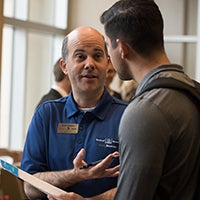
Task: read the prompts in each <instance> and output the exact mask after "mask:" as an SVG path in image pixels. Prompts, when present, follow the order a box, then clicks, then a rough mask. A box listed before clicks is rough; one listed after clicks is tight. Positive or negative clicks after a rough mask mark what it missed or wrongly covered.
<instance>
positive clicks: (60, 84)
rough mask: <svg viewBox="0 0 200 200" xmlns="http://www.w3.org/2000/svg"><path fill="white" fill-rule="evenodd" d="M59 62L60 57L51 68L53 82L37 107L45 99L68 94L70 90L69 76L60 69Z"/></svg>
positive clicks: (53, 98) (57, 97)
mask: <svg viewBox="0 0 200 200" xmlns="http://www.w3.org/2000/svg"><path fill="white" fill-rule="evenodd" d="M59 62H60V58H59V59H58V60H57V61H56V63H55V64H54V68H53V74H54V83H53V85H52V87H51V89H50V91H49V92H48V93H47V94H45V95H44V96H43V97H42V98H41V100H40V101H39V103H38V105H37V107H38V106H39V105H40V104H41V103H43V102H45V101H48V100H55V99H59V98H61V97H64V96H68V95H69V93H70V91H71V83H70V81H69V78H68V76H67V75H65V74H64V73H63V71H62V70H61V68H60V64H59Z"/></svg>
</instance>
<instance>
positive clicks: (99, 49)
mask: <svg viewBox="0 0 200 200" xmlns="http://www.w3.org/2000/svg"><path fill="white" fill-rule="evenodd" d="M94 51H100V52H102V53H104V50H103V49H101V48H95V49H94Z"/></svg>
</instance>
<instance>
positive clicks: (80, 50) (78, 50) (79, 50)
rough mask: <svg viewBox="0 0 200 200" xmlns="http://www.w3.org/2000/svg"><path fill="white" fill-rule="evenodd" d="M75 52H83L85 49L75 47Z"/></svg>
mask: <svg viewBox="0 0 200 200" xmlns="http://www.w3.org/2000/svg"><path fill="white" fill-rule="evenodd" d="M77 52H85V50H83V49H76V50H75V51H74V53H77Z"/></svg>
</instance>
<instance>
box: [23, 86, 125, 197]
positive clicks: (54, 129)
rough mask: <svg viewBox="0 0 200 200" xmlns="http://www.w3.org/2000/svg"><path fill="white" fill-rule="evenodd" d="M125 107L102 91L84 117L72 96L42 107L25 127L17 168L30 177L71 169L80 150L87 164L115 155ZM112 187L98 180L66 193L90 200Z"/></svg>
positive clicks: (113, 183)
mask: <svg viewBox="0 0 200 200" xmlns="http://www.w3.org/2000/svg"><path fill="white" fill-rule="evenodd" d="M126 106H127V104H126V103H125V102H122V101H120V100H118V99H117V98H114V97H112V96H110V95H109V93H108V92H107V91H106V90H105V91H104V94H103V96H102V98H101V100H100V101H99V103H98V104H97V106H96V107H95V109H93V110H92V111H88V112H86V113H84V112H83V111H80V110H79V109H78V107H77V105H76V103H75V102H74V99H73V95H72V93H71V94H70V95H69V96H68V97H64V98H62V99H59V100H54V101H48V102H46V103H44V104H42V105H41V106H40V107H39V108H38V109H37V110H36V112H35V113H34V116H33V118H32V121H31V124H30V126H29V130H28V133H27V138H26V143H25V146H24V152H23V157H22V162H21V168H22V169H23V170H25V171H27V172H28V173H31V174H34V173H37V172H44V171H58V170H65V169H72V168H73V160H74V158H75V157H76V155H77V153H78V152H79V151H80V149H81V148H84V149H85V150H86V156H85V158H84V160H85V161H86V162H87V163H91V162H93V161H96V160H100V159H103V158H105V157H106V156H107V155H108V154H109V153H112V152H114V151H118V145H119V143H118V127H119V123H120V118H121V116H122V113H123V111H124V109H125V108H126ZM113 164H115V165H116V164H117V162H116V163H113ZM116 185H117V178H101V179H93V180H87V181H83V182H81V183H78V184H76V185H74V186H72V187H70V188H66V191H73V192H76V193H78V194H80V195H82V196H84V197H91V196H94V195H97V194H100V193H103V192H105V191H107V190H109V189H111V188H113V187H116Z"/></svg>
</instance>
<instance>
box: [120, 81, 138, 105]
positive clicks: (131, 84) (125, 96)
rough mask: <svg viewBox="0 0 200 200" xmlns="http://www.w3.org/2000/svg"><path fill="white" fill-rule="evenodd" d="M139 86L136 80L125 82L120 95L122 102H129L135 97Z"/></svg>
mask: <svg viewBox="0 0 200 200" xmlns="http://www.w3.org/2000/svg"><path fill="white" fill-rule="evenodd" d="M137 86H138V84H137V83H136V82H135V81H134V80H130V81H123V83H122V85H121V87H120V93H121V97H122V100H124V101H126V102H129V101H130V100H131V98H132V97H133V96H134V95H135V91H136V89H137Z"/></svg>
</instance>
